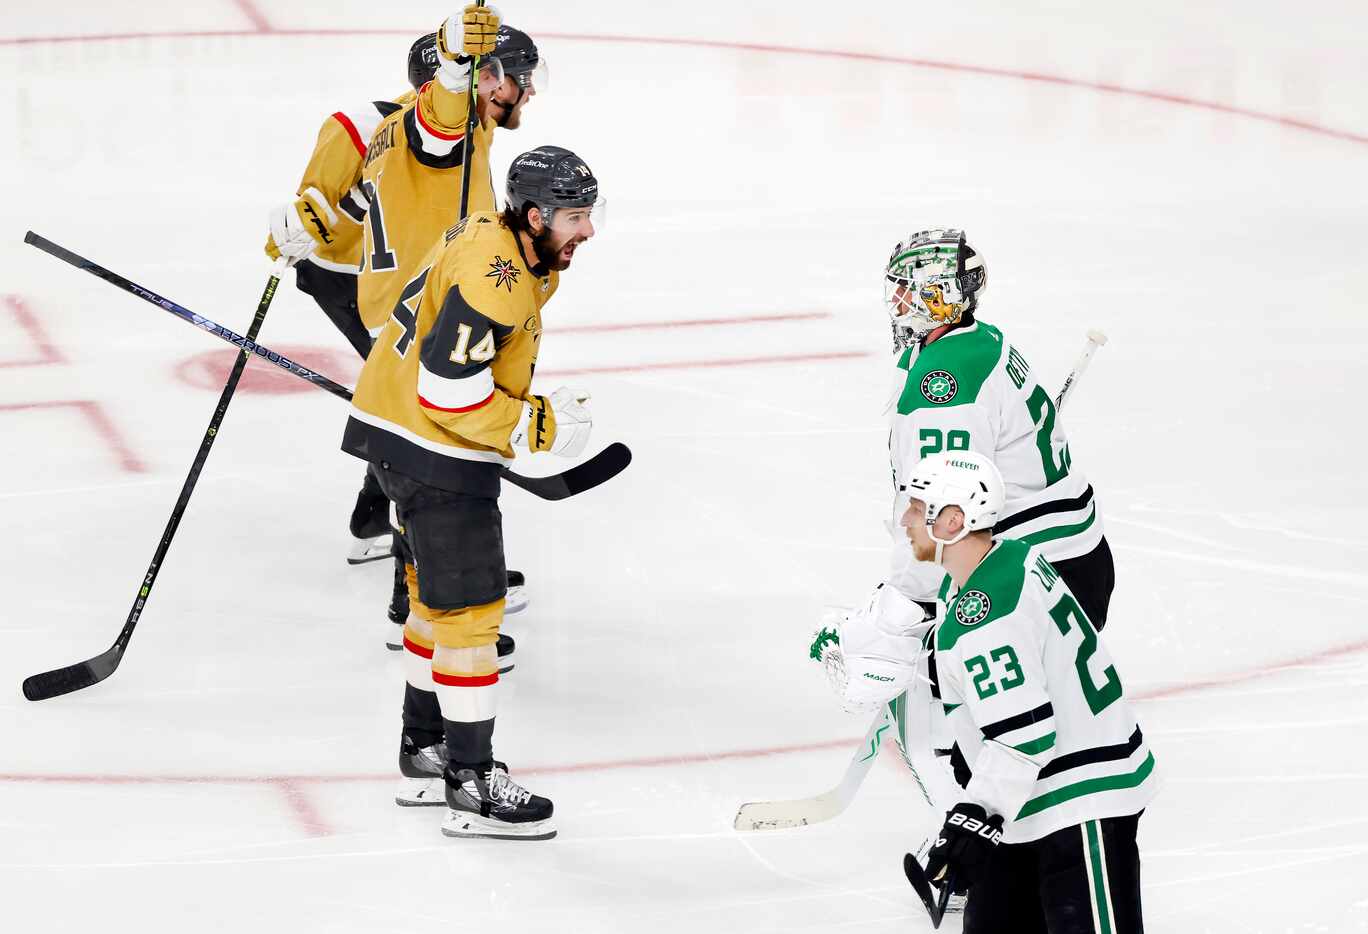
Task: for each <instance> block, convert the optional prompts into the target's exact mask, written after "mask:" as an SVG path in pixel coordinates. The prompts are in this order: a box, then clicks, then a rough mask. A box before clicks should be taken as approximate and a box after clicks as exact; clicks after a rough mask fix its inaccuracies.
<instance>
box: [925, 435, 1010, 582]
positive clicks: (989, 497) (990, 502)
mask: <svg viewBox="0 0 1368 934" xmlns="http://www.w3.org/2000/svg"><path fill="white" fill-rule="evenodd" d="M907 495H908V496H909V497H911V498H912V499H916V500H921V501H922V502H923V503H925V504H926V518H925V521H926V534H927V535H929V536H930V537H931V540H932V541H933V542H935V543H936V545H937V548H936V551H937V554H936V562H937V563H940V554H939V552H940V550H941V547H943V546H945V545H953V544H955V543H956V542H958V541H960V540H961V539H962V538H964V537H965V536H966V535H968V534H969V533H970V532H981V531H984V530H985V529H991V528H992V527H993V525H994V524H995V523H996V522H997V521H998V519H999V518H1000V517H1001V516H1002V510H1003V507H1004V506H1005V505H1006V502H1007V491H1006V485H1005V484H1004V483H1003V480H1002V474H1000V473H999V472H998V469H997V467H995V466H994V465H993V462H992V461H990V460H989V459H988V458H986V457H984V456H983V455H982V454H979V453H977V452H975V451H951V452H950V453H947V454H932V455H931V456H930V457H927V458H926V459H924V460H923V461H922V462H921V463H919V464H918V465H917V466H916V467H915V468H914V469H913V471H912V476H911V477H910V478H909V479H908V481H907ZM946 506H958V507H959V508H960V510H961V511H962V512H963V513H964V528H962V529H960V531H959V534H958V535H956V536H955V537H954V538H950V539H941V538H936V533H935V532H933V531H932V526H934V525H935V524H936V518H937V517H938V516H939V515H940V514H941V510H943V509H944V508H945V507H946ZM909 521H910V520H909Z"/></svg>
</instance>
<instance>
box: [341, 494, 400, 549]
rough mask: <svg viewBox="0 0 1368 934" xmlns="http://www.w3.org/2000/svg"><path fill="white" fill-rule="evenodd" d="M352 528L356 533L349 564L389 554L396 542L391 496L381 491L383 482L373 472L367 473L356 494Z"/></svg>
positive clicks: (349, 525) (350, 524)
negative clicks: (391, 517) (390, 512)
mask: <svg viewBox="0 0 1368 934" xmlns="http://www.w3.org/2000/svg"><path fill="white" fill-rule="evenodd" d="M348 528H349V530H350V531H351V534H352V547H351V551H350V552H348V553H347V563H348V564H365V563H366V562H367V561H379V560H380V559H381V558H388V557H389V554H390V548H391V547H392V546H393V543H394V534H393V529H391V528H390V514H389V500H388V499H386V498H385V494H384V493H382V492H380V485H379V484H378V483H376V482H375V479H374V478H373V477H372V476H371V475H370V474H369V473H367V474H366V482H365V483H364V484H363V485H362V487H361V492H359V493H357V494H356V505H355V506H354V507H353V508H352V514H351V521H350V522H349V523H348Z"/></svg>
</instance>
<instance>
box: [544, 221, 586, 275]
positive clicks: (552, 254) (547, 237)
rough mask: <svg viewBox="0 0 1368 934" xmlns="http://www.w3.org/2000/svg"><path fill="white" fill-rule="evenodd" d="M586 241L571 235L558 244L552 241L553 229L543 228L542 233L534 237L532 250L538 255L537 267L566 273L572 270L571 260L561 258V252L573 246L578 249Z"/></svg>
mask: <svg viewBox="0 0 1368 934" xmlns="http://www.w3.org/2000/svg"><path fill="white" fill-rule="evenodd" d="M585 239H586V238H584V237H576V236H574V235H571V236H568V237H566V238H565V239H564V240H561V241H560V242H559V243H557V242H555V241H554V240H553V239H552V233H551V228H550V227H544V228H542V232H541V233H537V234H533V235H532V250H533V252H535V253H536V254H537V265H539V266H542V267H544V268H546V269H554V270H556V272H564V271H565V270H567V269H569V268H570V260H569V259H568V258H565V257H562V256H561V250H563V249H565V248H566V247H567V246H571V245H573V246H575V247H578V246H579V245H580V244H581V243H583V242H584V241H585Z"/></svg>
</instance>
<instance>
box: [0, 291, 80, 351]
mask: <svg viewBox="0 0 1368 934" xmlns="http://www.w3.org/2000/svg"><path fill="white" fill-rule="evenodd" d="M5 307H6V308H8V309H9V310H10V314H12V315H14V318H15V320H16V321H18V322H19V327H20V328H21V329H22V330H23V331H24V333H25V334H27V335H28V338H29V340H31V341H33V344H34V346H35V347H37V348H38V355H37V356H36V357H33V358H31V359H28V360H0V367H11V366H47V365H49V364H53V363H66V362H67V361H66V358H65V357H63V356H62V352H61V351H60V350H58V349H57V345H56V344H54V343H53V342H52V340H51V339H50V338H49V337H48V334H47V330H46V329H44V327H43V322H42V319H40V318H39V317H38V316H37V315H35V314H34V313H33V311H32V309H30V308H29V306H28V304H27V303H26V302H25V301H24V300H23V299H22V298H20V297H19V296H18V295H6V296H5Z"/></svg>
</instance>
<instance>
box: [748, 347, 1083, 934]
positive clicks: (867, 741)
mask: <svg viewBox="0 0 1368 934" xmlns="http://www.w3.org/2000/svg"><path fill="white" fill-rule="evenodd" d="M1106 343H1107V335H1105V334H1103V333H1102V332H1101V331H1098V330H1091V331H1089V332H1088V341H1087V344H1086V345H1085V346H1084V348H1083V352H1082V353H1081V354H1080V355H1079V357H1078V360H1077V362H1076V363H1074V367H1073V370H1072V371H1070V373H1069V375H1068V377H1067V378H1066V379H1065V380H1064V385H1063V387H1062V388H1061V389H1060V390H1059V395H1058V396H1057V397H1056V402H1055V405H1056V407H1062V406H1063V404H1064V401H1065V400H1066V399H1067V398H1068V397H1069V395H1070V394H1071V393H1072V392H1073V390H1074V388H1075V387H1076V386H1077V385H1078V381H1079V379H1080V378H1081V377H1082V376H1083V371H1084V370H1086V369H1087V367H1088V363H1089V362H1090V361H1091V360H1092V355H1093V353H1094V352H1096V350H1097V348H1098V347H1101V346H1102V345H1104V344H1106ZM895 700H896V698H895ZM890 703H891V702H890ZM892 725H893V720H892V717H891V716H890V714H889V709H888V704H885V705H884V706H883V707H882V708H880V710H879V714H878V716H876V717H875V718H874V722H873V723H871V724H870V725H869V730H868V732H866V733H865V737H864V739H863V740H861V741H860V745H859V746H858V747H857V748H856V750H855V755H854V757H853V758H852V759H851V760H850V764H849V765H848V766H846V771H845V775H844V776H843V777H842V778H841V781H840V783H839V784H837V785H836V787H835V788H832V789H831V790H830V791H824V792H822V793H821V794H819V795H815V796H814V797H811V798H796V799H794V800H791V801H750V802H747V803H746V804H743V805H741V807H740V809H739V810H737V812H736V819H735V820H734V821H733V822H732V826H733V827H735V828H736V829H737V830H781V829H785V828H789V827H804V826H807V825H808V824H816V823H820V822H821V821H824V820H830V819H831V818H833V817H837V816H839V815H840V814H841V813H842V812H843V811H845V809H846V808H847V807H849V806H850V802H851V801H853V800H855V793H856V792H857V791H859V789H860V785H861V784H862V783H863V782H864V779H865V776H866V775H868V774H869V766H870V764H871V763H872V762H873V761H874V757H875V755H876V754H877V753H878V751H879V749H878V745H879V742H880V741H881V740H882V739H883V733H884V730H886V729H887V728H888V727H890V726H892ZM866 747H870V748H866ZM907 765H908V767H909V768H912V774H913V775H914V776H916V779H917V784H918V785H919V786H920V787H921V791H922V794H923V796H926V794H927V792H926V785H925V783H924V782H923V781H922V779H921V776H920V775H917V772H916V769H915V768H914V767H912V764H911V762H910V761H908V762H907ZM927 800H928V803H929V801H930V798H929V796H928V798H927ZM907 858H908V859H909V860H911V861H912V862H913V863H914V864H915V863H916V859H915V857H913V856H912V855H911V854H909V855H908V857H907ZM910 878H911V877H910V874H909V879H910ZM914 887H915V883H914ZM918 894H920V893H918ZM941 901H942V911H944V907H943V902H944V899H942V900H941ZM927 908H928V910H930V908H931V905H930V903H928V905H927ZM932 917H933V918H935V915H934V914H933V915H932ZM936 923H937V924H939V923H940V922H939V920H938V919H937V920H936Z"/></svg>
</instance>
